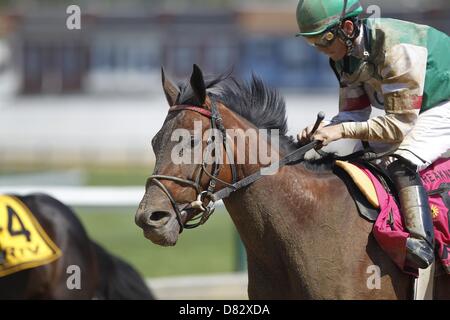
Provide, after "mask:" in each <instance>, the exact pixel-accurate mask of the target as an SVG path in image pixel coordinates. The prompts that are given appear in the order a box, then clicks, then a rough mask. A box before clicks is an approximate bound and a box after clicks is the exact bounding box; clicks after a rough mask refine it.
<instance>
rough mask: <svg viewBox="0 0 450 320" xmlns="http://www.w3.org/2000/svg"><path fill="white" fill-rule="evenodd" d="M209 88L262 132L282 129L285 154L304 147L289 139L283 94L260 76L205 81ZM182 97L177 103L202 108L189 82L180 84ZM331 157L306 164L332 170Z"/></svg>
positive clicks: (314, 168)
mask: <svg viewBox="0 0 450 320" xmlns="http://www.w3.org/2000/svg"><path fill="white" fill-rule="evenodd" d="M205 85H206V88H207V89H208V92H209V93H210V94H213V95H214V96H215V98H216V99H217V100H219V101H221V102H222V103H223V104H224V105H226V106H227V107H228V108H229V109H230V110H232V111H234V112H236V113H237V114H239V115H240V116H241V117H243V118H244V119H246V120H248V121H249V122H251V123H252V124H254V125H255V126H256V127H258V128H260V129H268V130H270V129H278V130H279V134H280V137H279V138H280V147H281V148H282V150H284V151H285V152H292V151H294V150H295V149H297V148H299V147H300V145H299V144H298V142H296V140H295V139H294V137H292V136H287V131H288V128H287V116H286V104H285V101H284V99H283V97H281V96H280V94H279V93H278V92H277V91H276V90H274V89H272V88H269V87H268V86H266V85H265V84H264V82H263V81H262V80H261V79H260V78H259V77H257V76H255V75H252V78H251V80H250V81H249V82H244V81H240V80H236V79H235V78H234V77H230V76H224V75H221V76H219V77H215V78H208V77H207V78H205ZM179 89H180V95H179V97H178V100H177V104H193V105H198V104H199V102H198V101H196V100H197V99H196V98H195V95H194V93H193V91H192V89H191V86H190V85H189V82H185V83H182V84H180V85H179ZM331 162H332V161H331V156H326V157H324V158H323V159H318V160H313V161H305V162H304V163H305V164H306V165H307V167H308V168H309V169H311V170H314V171H322V170H323V169H329V166H330V164H331Z"/></svg>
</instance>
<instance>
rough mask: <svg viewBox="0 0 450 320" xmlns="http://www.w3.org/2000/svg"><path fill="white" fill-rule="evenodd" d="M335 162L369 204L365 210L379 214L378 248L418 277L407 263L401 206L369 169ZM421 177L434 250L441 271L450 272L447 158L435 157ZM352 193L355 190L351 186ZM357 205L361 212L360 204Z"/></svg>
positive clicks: (449, 173)
mask: <svg viewBox="0 0 450 320" xmlns="http://www.w3.org/2000/svg"><path fill="white" fill-rule="evenodd" d="M336 165H337V166H338V167H340V168H341V169H343V170H344V171H346V172H347V174H348V176H350V177H351V179H352V180H353V182H354V184H355V185H356V186H357V187H358V189H359V190H360V191H361V193H362V194H364V196H365V198H367V199H368V202H369V203H370V204H371V208H368V209H369V210H377V215H378V216H377V217H376V218H374V219H373V220H372V221H375V223H374V227H373V234H374V237H375V239H376V240H377V242H378V244H379V245H380V247H381V248H382V249H383V250H384V251H385V252H386V253H387V254H388V255H389V256H390V257H391V259H392V260H393V261H394V262H395V263H396V264H397V266H398V267H400V269H401V270H403V271H404V272H406V273H408V274H412V275H415V276H417V275H418V270H413V269H411V268H409V267H408V266H407V265H406V260H405V259H406V239H407V238H408V237H409V233H408V231H407V230H406V228H405V225H404V221H403V219H402V215H401V212H400V207H399V205H398V203H397V201H396V200H395V198H394V196H393V195H392V194H391V193H390V192H388V190H386V188H385V187H384V186H383V185H382V183H381V182H380V180H379V179H378V178H377V177H376V176H375V175H374V174H373V173H372V172H371V171H370V170H369V169H368V168H366V167H364V166H362V165H360V164H352V163H350V164H349V163H345V164H342V163H336ZM358 171H359V172H358ZM420 176H421V179H422V182H423V185H424V187H425V189H426V191H427V192H428V195H429V197H428V201H429V204H430V209H431V214H432V218H433V225H434V232H435V239H436V253H437V256H438V257H439V260H440V262H441V263H442V266H443V268H444V270H445V271H446V272H447V274H450V159H445V158H444V159H439V160H437V161H436V162H435V163H434V164H432V165H431V166H430V167H428V168H427V169H425V170H423V171H422V172H420ZM368 181H370V183H369V182H368ZM352 192H355V191H354V189H352ZM374 197H376V200H375V198H374ZM355 201H356V199H355ZM358 205H359V207H358V208H359V209H360V211H361V208H360V207H361V205H360V204H358ZM366 216H367V215H366Z"/></svg>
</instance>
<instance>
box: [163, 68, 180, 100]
mask: <svg viewBox="0 0 450 320" xmlns="http://www.w3.org/2000/svg"><path fill="white" fill-rule="evenodd" d="M161 79H162V85H163V89H164V94H165V95H166V99H167V102H168V103H169V106H173V105H175V103H176V102H177V99H178V96H179V95H180V90H179V89H178V87H177V86H176V85H174V84H173V83H172V81H170V80H169V79H167V78H166V76H165V74H164V68H163V67H161Z"/></svg>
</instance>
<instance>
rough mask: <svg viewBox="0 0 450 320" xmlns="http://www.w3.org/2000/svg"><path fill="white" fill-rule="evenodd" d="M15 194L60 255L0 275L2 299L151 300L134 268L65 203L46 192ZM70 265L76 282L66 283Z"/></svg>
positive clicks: (147, 290) (150, 295) (0, 294)
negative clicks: (90, 232) (102, 243)
mask: <svg viewBox="0 0 450 320" xmlns="http://www.w3.org/2000/svg"><path fill="white" fill-rule="evenodd" d="M17 198H18V199H19V200H21V202H22V203H23V204H25V205H26V206H27V207H28V208H29V209H30V211H31V212H33V214H34V216H35V218H36V219H37V221H38V222H39V223H40V224H41V226H42V227H43V228H44V230H45V231H46V233H47V234H48V236H49V237H50V238H51V239H52V241H53V242H54V243H55V244H56V245H57V246H58V247H59V248H60V249H61V252H62V255H61V257H60V258H58V259H57V260H55V261H54V262H52V263H50V264H47V265H44V266H40V267H35V268H31V269H26V270H23V271H19V272H16V273H13V274H10V275H7V276H4V277H0V299H93V298H95V299H152V298H153V296H152V294H151V292H150V291H149V289H148V287H147V286H146V284H145V282H144V281H143V279H142V278H141V277H140V275H139V274H138V273H137V272H136V270H134V269H133V268H132V267H131V266H130V265H129V264H128V263H126V262H125V261H123V260H121V259H120V258H118V257H115V256H114V255H112V254H110V253H109V252H107V251H106V250H105V249H103V248H102V247H101V246H99V245H98V244H96V243H95V242H94V241H92V240H91V239H90V238H89V236H88V235H87V233H86V230H85V229H84V227H83V225H82V224H81V222H80V220H79V219H78V218H77V216H76V215H75V213H74V212H73V211H72V209H70V208H69V207H68V206H66V205H64V204H63V203H61V202H59V201H58V200H56V199H54V198H52V197H50V196H47V195H44V194H33V195H28V196H23V197H17ZM74 265H75V266H77V267H79V271H80V273H79V274H80V278H79V279H80V282H79V286H76V287H70V286H68V285H67V282H68V278H69V277H70V275H71V273H72V271H70V269H69V266H74ZM68 270H69V271H70V272H69V273H68Z"/></svg>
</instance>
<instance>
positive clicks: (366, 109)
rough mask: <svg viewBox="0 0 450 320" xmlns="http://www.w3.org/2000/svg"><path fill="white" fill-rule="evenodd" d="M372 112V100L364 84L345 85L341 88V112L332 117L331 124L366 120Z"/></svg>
mask: <svg viewBox="0 0 450 320" xmlns="http://www.w3.org/2000/svg"><path fill="white" fill-rule="evenodd" d="M371 112H372V107H371V106H370V100H369V97H368V96H367V94H366V92H365V90H364V88H363V86H362V85H358V86H343V87H341V88H340V90H339V113H338V114H337V115H336V116H334V117H333V118H332V119H331V124H332V125H335V124H339V123H342V122H355V121H356V122H359V121H366V120H368V119H369V117H370V114H371Z"/></svg>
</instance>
